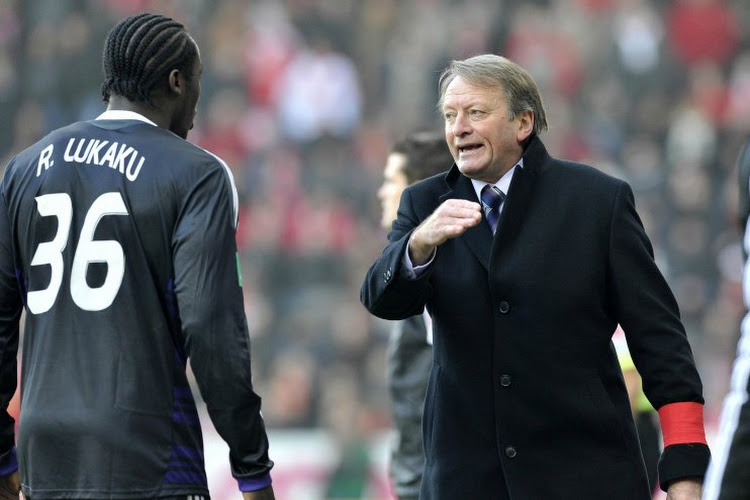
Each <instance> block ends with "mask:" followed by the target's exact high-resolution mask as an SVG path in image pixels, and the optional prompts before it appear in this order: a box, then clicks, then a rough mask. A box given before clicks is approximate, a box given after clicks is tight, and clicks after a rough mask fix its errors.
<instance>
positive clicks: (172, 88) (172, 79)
mask: <svg viewBox="0 0 750 500" xmlns="http://www.w3.org/2000/svg"><path fill="white" fill-rule="evenodd" d="M167 85H168V87H169V92H170V93H174V94H177V95H180V94H182V90H183V89H184V88H185V75H183V74H182V72H181V71H180V70H179V69H173V70H172V71H170V72H169V76H168V82H167Z"/></svg>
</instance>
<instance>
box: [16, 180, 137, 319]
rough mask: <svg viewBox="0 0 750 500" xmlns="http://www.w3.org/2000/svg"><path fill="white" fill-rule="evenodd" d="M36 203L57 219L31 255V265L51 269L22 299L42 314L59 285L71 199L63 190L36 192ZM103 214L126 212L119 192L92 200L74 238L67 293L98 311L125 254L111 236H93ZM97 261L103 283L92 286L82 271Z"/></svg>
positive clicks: (111, 292) (118, 281) (112, 291)
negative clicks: (49, 235) (52, 233)
mask: <svg viewBox="0 0 750 500" xmlns="http://www.w3.org/2000/svg"><path fill="white" fill-rule="evenodd" d="M36 204H37V211H38V212H39V215H41V216H42V217H48V216H53V217H57V222H58V224H57V234H55V237H54V239H53V240H52V241H47V242H44V243H40V244H39V246H38V247H37V249H36V253H34V257H33V258H32V259H31V265H32V266H43V265H49V266H50V268H51V270H52V271H51V276H50V281H49V285H48V286H47V288H45V289H43V290H35V291H33V292H29V293H28V295H27V299H26V303H27V305H28V307H29V311H31V312H32V313H34V314H42V313H44V312H47V311H49V310H50V309H51V308H52V306H53V305H54V304H55V300H57V294H58V293H59V292H60V286H61V285H62V281H63V272H64V265H63V257H62V252H63V250H65V247H66V246H67V243H68V236H69V233H70V224H71V221H72V220H73V203H72V202H71V200H70V196H69V195H68V194H67V193H55V194H45V195H42V196H37V198H36ZM107 215H128V210H127V208H126V207H125V202H124V201H123V199H122V195H121V194H120V193H116V192H112V193H105V194H103V195H101V196H99V197H98V198H97V199H96V200H94V203H92V204H91V208H89V211H88V213H87V214H86V218H85V219H84V221H83V227H82V228H81V235H80V237H79V238H78V247H77V248H76V250H75V254H74V256H73V267H72V269H71V270H70V295H71V297H72V298H73V302H75V303H76V305H77V306H78V307H80V308H81V309H84V310H86V311H101V310H102V309H106V308H107V307H109V306H110V305H112V302H113V301H114V300H115V296H116V295H117V292H118V290H119V289H120V285H122V277H123V275H124V274H125V254H124V253H123V251H122V246H121V245H120V243H118V242H117V241H114V240H94V231H95V230H96V226H97V224H99V221H100V220H101V219H102V217H104V216H107ZM97 262H103V263H106V264H107V275H106V278H105V279H104V283H102V284H101V285H100V286H98V287H94V288H92V287H90V286H89V285H88V283H87V282H86V271H87V269H88V267H89V264H90V263H97Z"/></svg>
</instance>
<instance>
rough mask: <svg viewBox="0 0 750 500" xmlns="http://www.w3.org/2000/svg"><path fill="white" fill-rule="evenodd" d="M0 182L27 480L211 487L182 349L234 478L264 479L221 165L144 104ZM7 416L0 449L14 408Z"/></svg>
mask: <svg viewBox="0 0 750 500" xmlns="http://www.w3.org/2000/svg"><path fill="white" fill-rule="evenodd" d="M103 118H107V119H103ZM111 118H117V119H111ZM0 195H1V200H0V212H2V213H0V293H2V300H0V302H1V304H0V398H2V400H1V401H0V403H3V404H4V405H5V406H7V402H8V401H9V400H10V398H11V396H12V395H13V391H14V390H15V382H16V381H15V378H16V371H15V370H16V368H15V354H16V346H17V344H18V318H19V315H20V313H21V309H22V307H23V305H25V306H26V316H25V318H26V319H25V331H24V341H23V342H24V344H23V362H22V378H21V389H22V390H21V414H20V422H19V430H18V439H17V442H18V462H19V466H20V472H21V477H22V482H23V491H24V493H25V494H26V495H27V496H32V497H33V498H34V499H44V498H123V499H125V498H154V497H160V496H173V495H182V494H185V495H189V494H202V495H206V494H207V483H206V475H205V469H204V464H203V444H202V437H201V431H200V422H199V418H198V413H197V411H196V405H195V402H194V400H193V395H192V392H191V390H190V386H189V383H188V380H187V377H186V373H185V371H186V364H187V361H188V359H190V363H191V367H192V370H193V372H194V374H195V378H196V381H197V383H198V387H199V389H200V391H201V394H202V396H203V398H204V399H205V401H206V404H207V408H208V412H209V415H210V417H211V420H212V422H213V424H214V425H215V427H216V429H217V431H218V432H219V434H220V435H221V436H222V437H223V438H224V439H225V440H226V442H227V443H228V445H229V448H230V462H231V466H232V472H233V474H234V475H235V477H237V478H238V479H242V480H249V481H257V480H261V481H262V480H263V478H264V477H268V472H269V470H270V468H271V467H272V465H273V463H272V462H271V461H270V460H269V458H268V440H267V435H266V431H265V426H264V423H263V420H262V418H261V415H260V404H261V403H260V398H259V397H258V396H257V395H256V394H255V392H254V391H253V387H252V382H251V375H250V345H249V336H248V330H247V324H246V318H245V312H244V306H243V296H242V288H241V280H240V274H239V267H238V261H237V249H236V242H235V229H236V222H237V192H236V189H235V187H234V184H233V180H232V176H231V173H230V172H229V170H228V168H227V166H226V165H225V164H224V163H223V162H222V161H221V160H220V159H219V158H217V157H216V156H214V155H212V154H210V153H208V152H207V151H205V150H203V149H201V148H199V147H197V146H195V145H193V144H191V143H189V142H187V141H185V140H183V139H181V138H179V137H178V136H176V135H175V134H173V133H171V132H170V131H168V130H166V129H163V128H159V127H157V126H155V125H154V124H153V123H151V122H148V121H147V120H145V119H144V118H143V117H141V116H140V115H136V114H135V113H129V112H122V111H116V112H113V111H108V112H107V113H105V114H104V115H102V116H101V117H100V118H99V119H97V120H93V121H86V122H79V123H75V124H73V125H70V126H67V127H64V128H62V129H59V130H57V131H54V132H52V133H51V134H50V135H48V136H47V137H45V138H44V139H42V140H41V141H40V142H38V143H37V144H36V145H34V146H32V147H30V148H29V149H27V150H25V151H23V152H22V153H20V154H19V155H17V156H16V157H15V158H13V159H12V160H11V161H10V163H9V165H8V167H7V170H6V172H5V176H4V179H3V182H2V190H1V192H0ZM5 406H4V407H5ZM0 417H2V420H0V424H1V425H2V427H1V428H0V453H3V452H8V451H9V450H11V448H12V446H13V421H12V419H10V418H9V417H8V416H7V413H3V414H0Z"/></svg>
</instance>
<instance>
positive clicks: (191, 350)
mask: <svg viewBox="0 0 750 500" xmlns="http://www.w3.org/2000/svg"><path fill="white" fill-rule="evenodd" d="M236 203H237V197H236V190H235V188H234V185H233V182H232V180H231V177H230V175H229V172H228V169H226V167H225V166H223V165H218V164H217V165H216V168H212V169H210V170H207V171H206V172H205V174H204V176H203V178H201V179H197V180H196V182H195V183H194V188H193V191H192V192H191V193H190V194H189V196H188V197H187V202H186V205H185V207H184V208H183V210H182V215H181V217H180V221H179V222H178V226H177V229H176V231H175V234H174V237H173V248H174V271H175V292H176V295H177V303H178V307H179V311H180V319H181V321H182V329H183V332H184V334H185V347H186V350H187V352H188V356H189V359H190V363H191V367H192V369H193V373H194V374H195V379H196V382H197V384H198V387H199V389H200V392H201V395H202V396H203V399H204V400H205V402H206V407H207V409H208V414H209V416H210V418H211V421H212V423H213V425H214V427H215V428H216V430H217V432H218V433H219V435H220V436H221V437H222V439H224V441H225V442H226V443H227V444H228V445H229V458H230V463H231V467H232V475H233V476H234V477H235V478H236V479H237V482H238V484H239V488H240V491H242V492H243V496H244V497H245V498H251V499H253V500H258V499H261V500H265V499H268V498H273V489H272V488H271V486H270V485H271V476H270V470H271V468H272V467H273V462H272V461H271V460H270V459H269V457H268V436H267V435H266V429H265V424H264V422H263V418H262V416H261V413H260V408H261V398H260V397H259V396H258V395H257V394H256V393H255V391H254V390H253V384H252V374H251V358H250V336H249V333H248V329H247V320H246V317H245V308H244V304H243V295H242V283H241V277H240V273H239V262H238V259H239V255H238V253H237V246H236V242H235V230H236V223H237V207H236Z"/></svg>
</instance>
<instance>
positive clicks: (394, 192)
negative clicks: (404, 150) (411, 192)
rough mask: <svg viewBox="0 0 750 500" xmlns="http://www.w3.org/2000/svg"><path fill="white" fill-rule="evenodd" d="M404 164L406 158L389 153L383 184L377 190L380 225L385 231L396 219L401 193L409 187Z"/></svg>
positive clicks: (399, 154)
mask: <svg viewBox="0 0 750 500" xmlns="http://www.w3.org/2000/svg"><path fill="white" fill-rule="evenodd" d="M405 164H406V156H405V155H403V154H401V153H391V154H390V155H388V160H386V163H385V169H384V170H383V184H382V185H381V186H380V189H378V199H379V200H380V205H381V207H382V209H383V211H382V215H381V218H380V225H381V226H383V228H385V229H390V228H391V224H392V223H393V221H394V220H395V219H396V214H397V212H398V202H399V201H400V200H401V193H402V192H403V191H404V189H405V188H406V186H408V185H409V183H408V181H407V180H406V175H405V174H404V172H403V170H402V169H403V167H404V165H405Z"/></svg>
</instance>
